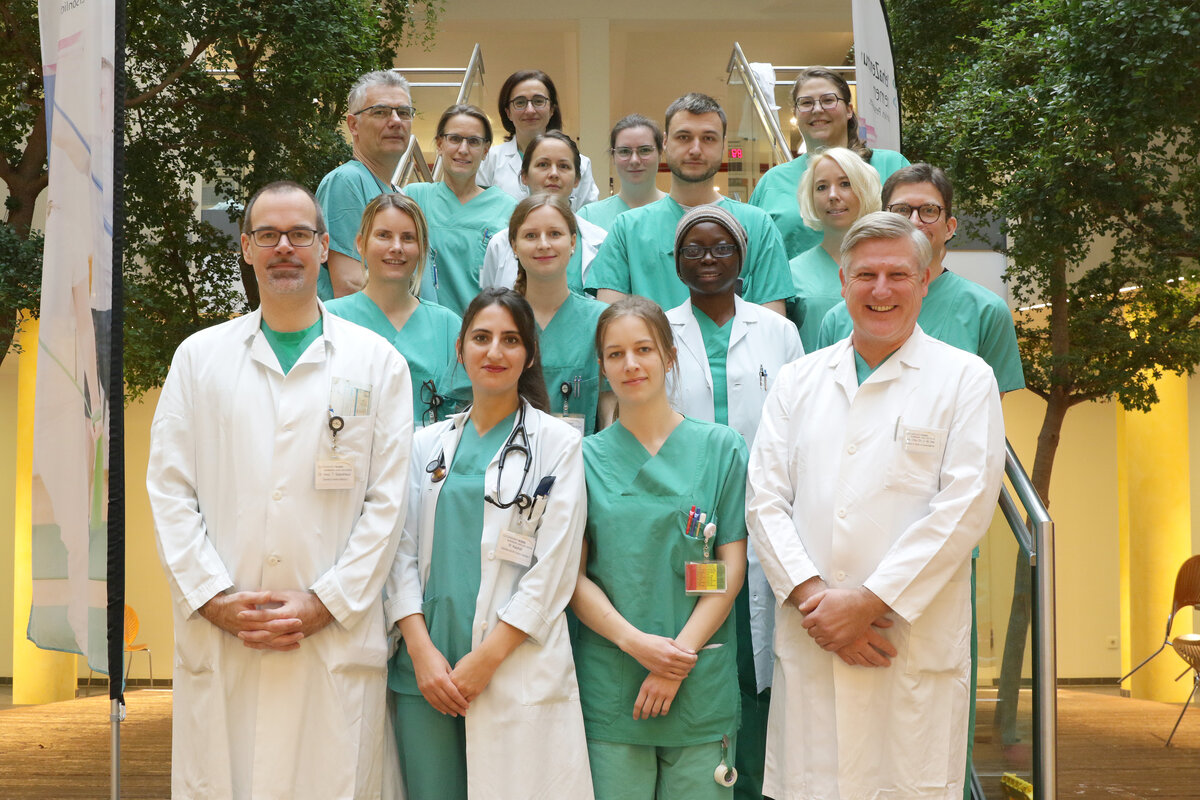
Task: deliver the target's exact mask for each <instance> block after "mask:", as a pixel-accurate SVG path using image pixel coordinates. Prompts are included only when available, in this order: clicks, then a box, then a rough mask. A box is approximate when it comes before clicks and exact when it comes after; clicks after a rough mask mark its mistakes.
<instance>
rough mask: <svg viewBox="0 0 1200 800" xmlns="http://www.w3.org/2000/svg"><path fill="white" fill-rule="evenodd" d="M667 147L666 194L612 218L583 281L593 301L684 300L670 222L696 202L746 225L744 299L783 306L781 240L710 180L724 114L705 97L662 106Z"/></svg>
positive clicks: (785, 271)
mask: <svg viewBox="0 0 1200 800" xmlns="http://www.w3.org/2000/svg"><path fill="white" fill-rule="evenodd" d="M666 130H667V138H666V143H665V151H666V158H667V166H668V167H670V169H671V191H670V194H668V196H667V197H664V198H663V199H661V200H658V201H656V202H653V203H651V204H650V205H647V206H642V207H641V208H634V209H631V210H629V211H626V212H625V213H624V214H621V215H620V216H618V217H617V218H616V219H615V220H613V225H612V230H610V231H609V234H608V238H607V239H605V240H604V244H603V245H602V246H601V247H600V252H599V253H598V254H597V255H596V259H595V260H594V261H593V262H592V265H591V268H590V269H589V270H588V273H587V276H586V277H585V279H584V286H585V288H586V289H587V290H588V291H590V292H593V293H595V295H596V299H597V300H601V301H603V302H605V303H614V302H616V301H617V300H619V299H621V298H622V297H624V296H625V295H630V294H639V295H641V296H643V297H647V298H649V299H651V300H653V301H654V302H656V303H658V304H659V305H660V306H662V307H663V308H674V307H675V306H677V305H679V304H680V303H682V302H684V301H685V300H687V299H688V289H687V287H686V286H684V285H683V282H682V281H680V280H679V276H678V275H676V274H675V258H674V255H673V249H674V244H675V227H676V226H677V225H678V224H679V220H680V219H682V218H683V215H684V213H685V212H687V210H688V209H690V208H692V207H694V206H700V205H706V204H716V205H719V206H721V207H722V208H724V209H726V210H727V211H729V212H730V213H731V214H733V216H734V217H736V218H737V220H738V222H740V223H741V224H742V227H743V228H745V229H746V236H747V238H748V240H749V244H748V249H747V251H746V259H745V262H744V264H743V266H742V292H741V294H742V297H743V298H744V299H745V300H747V301H749V302H751V303H758V304H759V305H765V306H767V307H768V308H770V309H772V310H774V311H778V312H779V313H780V314H782V313H783V311H784V303H785V302H786V301H787V299H788V298H790V297H791V296H792V295H793V294H795V289H794V288H793V286H792V273H791V268H790V267H789V266H788V260H787V254H786V253H785V252H784V248H783V239H782V238H781V237H780V235H779V231H778V230H777V229H776V228H775V224H774V223H773V222H771V218H770V217H769V216H767V214H766V212H764V211H762V210H761V209H757V208H754V207H753V206H750V205H747V204H746V203H740V202H738V201H736V200H731V199H729V198H727V197H724V196H722V195H721V193H720V192H718V191H717V189H716V182H715V178H716V175H717V173H718V172H719V171H720V169H721V162H722V160H723V159H724V156H725V132H726V119H725V112H724V111H723V110H722V109H721V106H720V105H719V104H718V103H717V101H716V100H714V99H713V98H711V97H709V96H708V95H704V94H699V93H692V94H687V95H684V96H683V97H681V98H679V99H678V100H676V101H675V102H674V103H672V104H671V105H670V107H668V108H667V118H666Z"/></svg>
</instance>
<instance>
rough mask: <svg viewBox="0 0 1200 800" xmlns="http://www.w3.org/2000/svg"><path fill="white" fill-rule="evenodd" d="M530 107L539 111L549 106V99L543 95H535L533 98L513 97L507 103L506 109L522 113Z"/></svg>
mask: <svg viewBox="0 0 1200 800" xmlns="http://www.w3.org/2000/svg"><path fill="white" fill-rule="evenodd" d="M530 105H532V106H533V107H534V108H536V109H538V110H539V111H540V110H542V109H543V108H545V107H546V106H548V105H550V98H549V97H546V95H544V94H535V95H534V96H533V97H514V98H513V99H512V100H509V101H508V107H509V108H511V109H513V110H514V111H524V110H525V108H526V107H527V106H530Z"/></svg>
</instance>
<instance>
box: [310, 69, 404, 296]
mask: <svg viewBox="0 0 1200 800" xmlns="http://www.w3.org/2000/svg"><path fill="white" fill-rule="evenodd" d="M415 113H416V112H415V110H414V109H413V105H412V89H411V88H410V87H409V85H408V81H407V80H406V79H405V78H404V76H403V75H401V74H400V73H399V72H396V71H395V70H378V71H376V72H368V73H367V74H365V75H363V76H362V77H360V78H359V79H358V80H357V81H355V82H354V86H352V87H350V96H349V102H348V105H347V108H346V127H347V128H349V129H350V140H351V146H352V148H353V157H352V158H351V159H350V160H349V161H347V162H346V163H344V164H342V165H341V166H339V167H337V168H336V169H334V170H332V171H330V172H329V173H327V174H326V175H325V177H324V178H322V179H321V183H320V185H319V186H318V187H317V202H318V203H320V204H321V211H322V212H323V213H324V215H325V220H326V222H327V223H328V225H329V263H328V270H326V269H324V268H323V269H322V270H321V275H320V284H319V285H318V287H317V293H318V296H319V297H320V298H321V299H322V300H332V299H333V298H335V297H344V296H346V295H348V294H354V293H355V292H357V291H360V290H361V289H362V288H363V287H364V286H365V285H366V272H365V270H364V269H363V265H362V257H361V256H360V255H359V252H358V249H357V248H356V247H355V246H354V235H355V234H356V233H358V225H359V222H361V221H362V213H363V209H364V208H366V207H367V203H369V202H371V201H372V200H374V199H375V197H376V196H378V195H381V194H383V193H384V192H398V191H400V188H399V187H397V186H393V185H392V174H393V173H395V171H396V166H397V165H398V164H399V163H400V159H401V157H402V156H403V155H404V151H405V150H407V149H408V139H409V136H410V135H411V134H412V121H413V115H414V114H415Z"/></svg>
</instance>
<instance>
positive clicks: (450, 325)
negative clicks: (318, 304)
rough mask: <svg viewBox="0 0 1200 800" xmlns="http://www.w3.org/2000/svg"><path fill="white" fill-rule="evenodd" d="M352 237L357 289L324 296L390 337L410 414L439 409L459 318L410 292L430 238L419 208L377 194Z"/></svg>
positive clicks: (431, 415) (433, 414)
mask: <svg viewBox="0 0 1200 800" xmlns="http://www.w3.org/2000/svg"><path fill="white" fill-rule="evenodd" d="M355 245H356V246H357V247H358V252H359V253H360V254H361V255H362V259H363V264H364V265H365V266H366V268H367V286H366V288H365V289H363V290H362V291H361V292H355V293H354V294H351V295H347V296H346V297H339V298H337V299H336V300H330V301H329V302H328V303H326V304H325V309H326V310H327V311H329V313H331V314H335V315H337V316H339V317H343V318H345V319H348V320H350V321H351V322H355V323H358V324H359V325H362V326H363V327H364V328H369V329H371V330H373V331H375V332H376V333H378V334H379V335H380V336H382V337H383V338H385V339H387V340H388V341H389V342H391V343H392V345H393V346H395V348H396V349H397V350H399V351H400V355H402V356H404V359H405V360H406V361H407V362H408V368H409V371H410V372H411V374H412V388H413V419H414V420H416V421H417V424H418V425H428V424H430V423H432V422H437V421H438V419H439V418H440V417H443V416H445V413H444V412H445V409H444V408H443V406H442V404H441V400H442V397H441V392H442V391H443V390H444V387H443V386H442V384H443V383H444V382H445V378H446V376H447V375H448V374H449V372H450V370H451V368H452V367H453V366H454V364H455V357H454V337H455V336H457V335H458V328H459V325H461V324H462V320H461V319H459V317H458V315H457V314H455V313H454V312H453V311H451V310H450V309H448V308H443V307H442V306H439V305H438V304H437V303H433V302H430V301H428V300H418V299H417V296H416V295H415V294H414V292H415V291H416V289H417V287H418V286H420V285H421V272H422V270H423V269H424V265H425V256H426V253H427V252H428V247H429V238H428V232H427V228H426V225H425V215H424V214H422V213H421V209H420V207H419V206H417V204H416V202H415V201H414V200H413V199H412V198H410V197H405V196H404V195H402V194H395V193H391V194H381V195H379V196H377V197H376V198H375V199H374V200H372V201H371V202H370V203H367V207H366V208H365V209H364V210H363V217H362V224H361V225H360V226H359V229H358V236H357V237H356V238H355Z"/></svg>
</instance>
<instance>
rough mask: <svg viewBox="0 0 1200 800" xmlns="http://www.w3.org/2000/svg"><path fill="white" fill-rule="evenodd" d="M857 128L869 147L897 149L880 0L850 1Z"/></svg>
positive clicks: (895, 105)
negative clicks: (856, 96)
mask: <svg viewBox="0 0 1200 800" xmlns="http://www.w3.org/2000/svg"><path fill="white" fill-rule="evenodd" d="M851 15H852V16H851V18H852V20H853V24H854V72H855V81H856V83H857V88H858V104H857V110H858V119H859V131H860V132H861V133H862V137H863V139H864V140H865V141H866V143H867V145H868V146H870V147H882V148H884V149H886V150H895V151H897V152H899V151H900V92H899V90H898V89H897V88H896V67H895V64H893V63H892V36H891V34H890V33H889V32H888V21H887V10H886V9H885V8H884V6H883V0H853V4H852V8H851Z"/></svg>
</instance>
